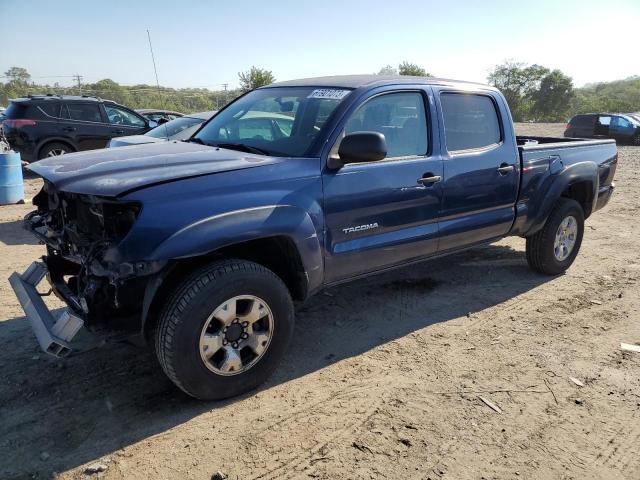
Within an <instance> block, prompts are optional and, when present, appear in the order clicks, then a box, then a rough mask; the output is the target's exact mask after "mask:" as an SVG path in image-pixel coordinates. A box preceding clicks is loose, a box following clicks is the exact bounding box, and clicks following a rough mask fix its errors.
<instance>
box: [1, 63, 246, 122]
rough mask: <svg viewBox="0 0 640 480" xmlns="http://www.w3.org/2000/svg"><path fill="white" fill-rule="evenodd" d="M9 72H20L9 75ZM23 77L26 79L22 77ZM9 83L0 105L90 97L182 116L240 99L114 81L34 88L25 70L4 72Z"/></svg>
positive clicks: (234, 93) (201, 90)
mask: <svg viewBox="0 0 640 480" xmlns="http://www.w3.org/2000/svg"><path fill="white" fill-rule="evenodd" d="M11 70H22V72H20V71H17V72H15V71H14V72H12V75H9V73H10V72H11ZM25 74H26V75H25ZM5 75H6V76H7V77H10V78H11V79H10V80H9V81H8V82H7V83H0V105H7V104H8V103H9V100H10V99H12V98H18V97H25V96H27V95H42V94H47V93H51V94H54V95H79V94H82V95H91V96H95V97H100V98H104V99H106V100H113V101H115V102H118V103H120V104H122V105H125V106H127V107H129V108H159V109H166V110H175V111H178V112H182V113H193V112H202V111H208V110H219V109H220V108H222V107H223V106H224V105H226V104H227V103H228V102H230V101H231V100H233V99H234V98H236V97H237V96H238V95H239V93H240V92H239V91H237V90H230V91H222V90H219V91H211V90H207V89H204V88H181V89H174V88H166V87H160V88H159V89H158V87H156V86H152V85H144V84H143V85H134V86H125V85H120V84H118V83H116V82H114V81H113V80H110V79H104V80H99V81H97V82H95V83H88V84H84V85H82V90H80V89H79V88H78V87H77V86H76V87H60V86H59V85H57V84H54V85H37V84H34V83H29V82H28V79H29V78H30V76H29V74H28V72H26V70H25V69H16V67H14V68H13V69H10V71H7V72H5Z"/></svg>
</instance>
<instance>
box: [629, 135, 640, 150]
mask: <svg viewBox="0 0 640 480" xmlns="http://www.w3.org/2000/svg"><path fill="white" fill-rule="evenodd" d="M631 145H635V146H636V147H640V133H638V134H636V136H635V137H633V139H632V140H631Z"/></svg>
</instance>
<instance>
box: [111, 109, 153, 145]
mask: <svg viewBox="0 0 640 480" xmlns="http://www.w3.org/2000/svg"><path fill="white" fill-rule="evenodd" d="M104 111H105V115H106V116H107V119H108V121H109V124H110V125H111V137H121V136H123V135H142V134H143V133H145V132H146V131H147V130H148V128H147V122H146V121H145V120H144V119H143V118H142V116H141V115H138V114H137V113H134V112H133V111H131V110H127V109H126V108H121V107H118V106H115V105H110V104H108V103H105V104H104Z"/></svg>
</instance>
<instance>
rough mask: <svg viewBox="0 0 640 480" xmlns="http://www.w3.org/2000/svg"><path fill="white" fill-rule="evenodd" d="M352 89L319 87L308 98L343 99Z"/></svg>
mask: <svg viewBox="0 0 640 480" xmlns="http://www.w3.org/2000/svg"><path fill="white" fill-rule="evenodd" d="M350 91H351V90H337V89H335V88H318V89H316V90H314V91H313V92H311V93H310V94H309V96H308V97H307V98H328V99H330V100H342V99H343V98H344V97H346V96H347V95H348V94H349V92H350Z"/></svg>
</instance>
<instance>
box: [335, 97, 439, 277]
mask: <svg viewBox="0 0 640 480" xmlns="http://www.w3.org/2000/svg"><path fill="white" fill-rule="evenodd" d="M423 87H424V86H422V87H421V88H415V89H411V88H407V89H403V90H401V91H398V90H397V88H396V89H390V88H389V87H386V88H382V89H378V90H374V91H373V92H371V94H369V95H368V96H367V98H365V99H363V100H361V101H359V102H357V104H355V105H354V106H353V107H352V108H351V109H350V111H349V112H347V114H346V115H345V118H344V119H343V121H342V122H341V124H340V126H339V128H338V131H339V132H340V133H339V135H338V136H337V138H336V139H335V141H334V142H333V147H332V148H331V152H330V153H329V155H337V151H338V146H339V143H340V141H341V140H342V138H343V137H344V135H345V134H350V133H354V132H358V131H375V132H380V133H382V134H384V135H385V139H386V142H387V157H386V158H385V159H383V160H380V161H377V162H369V163H351V164H347V165H344V166H343V167H341V168H339V169H337V170H331V169H329V168H327V167H326V166H325V170H324V172H323V188H324V201H325V205H324V209H325V222H326V235H325V248H326V250H325V252H326V254H325V275H326V279H327V282H328V283H331V282H333V281H339V280H340V279H343V278H348V277H353V276H355V275H359V274H364V273H367V272H371V271H375V270H379V269H382V268H384V267H388V266H392V265H397V264H401V263H404V262H409V261H411V260H414V259H418V258H420V257H424V256H427V255H429V254H432V253H434V252H435V251H436V250H437V242H438V214H439V211H440V200H441V183H442V182H441V179H442V159H441V158H440V156H439V155H438V154H434V153H432V152H438V151H439V139H438V135H437V131H436V132H433V129H432V127H431V119H432V118H434V116H435V110H434V109H433V100H432V99H431V100H430V98H429V95H430V89H427V88H423Z"/></svg>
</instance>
